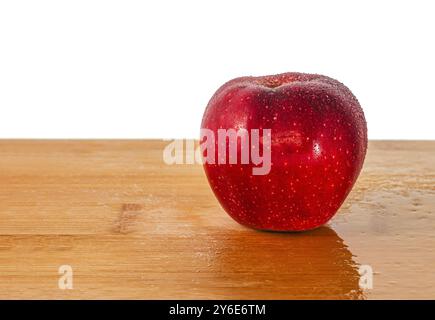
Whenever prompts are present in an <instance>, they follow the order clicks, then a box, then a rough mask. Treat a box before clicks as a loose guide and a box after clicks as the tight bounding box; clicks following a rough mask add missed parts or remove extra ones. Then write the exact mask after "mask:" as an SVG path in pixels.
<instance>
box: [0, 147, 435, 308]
mask: <svg viewBox="0 0 435 320" xmlns="http://www.w3.org/2000/svg"><path fill="white" fill-rule="evenodd" d="M167 143H168V141H157V140H155V141H62V140H59V141H37V140H33V141H32V140H0V298H6V299H11V298H14V299H17V298H30V299H33V298H53V299H63V298H101V299H108V298H121V299H125V298H134V299H161V298H184V299H187V298H193V299H197V298H217V299H220V298H223V299H226V298H233V299H239V298H240V299H243V298H247V299H275V298H278V299H287V298H302V299H303V298H332V299H334V298H357V299H358V298H359V299H377V298H411V299H413V298H426V299H427V298H431V299H434V298H435V166H434V165H435V142H418V141H409V142H402V141H396V142H388V141H376V142H373V141H372V142H370V143H369V149H368V155H367V158H366V162H365V165H364V169H363V172H362V174H361V176H360V177H359V180H358V181H357V184H356V185H355V187H354V189H353V191H352V193H351V194H350V196H349V197H348V199H347V200H346V202H345V204H344V205H343V206H342V208H341V209H340V210H339V212H338V213H337V215H336V216H335V217H334V218H333V220H331V221H330V223H329V224H328V226H325V227H322V228H320V229H317V230H314V231H311V232H307V233H298V234H287V233H269V232H258V231H254V230H250V229H247V228H244V227H242V226H240V225H238V224H237V223H236V222H234V221H233V220H232V219H231V218H230V217H229V216H228V215H227V214H226V213H225V212H224V211H223V210H222V209H221V208H220V206H219V204H218V203H217V201H216V199H215V198H214V196H213V194H212V192H211V190H210V188H209V186H208V183H207V181H206V179H205V176H204V174H203V171H202V168H201V166H200V165H174V166H169V165H166V164H164V162H163V161H162V150H163V148H164V146H165V145H166V144H167ZM61 265H70V266H71V267H72V269H73V289H72V290H61V289H59V286H58V280H59V277H60V275H59V274H58V268H59V266H61ZM360 265H370V266H371V267H372V268H373V271H374V282H373V289H364V290H363V289H360V288H359V285H358V282H359V279H360V276H359V274H358V268H359V267H360Z"/></svg>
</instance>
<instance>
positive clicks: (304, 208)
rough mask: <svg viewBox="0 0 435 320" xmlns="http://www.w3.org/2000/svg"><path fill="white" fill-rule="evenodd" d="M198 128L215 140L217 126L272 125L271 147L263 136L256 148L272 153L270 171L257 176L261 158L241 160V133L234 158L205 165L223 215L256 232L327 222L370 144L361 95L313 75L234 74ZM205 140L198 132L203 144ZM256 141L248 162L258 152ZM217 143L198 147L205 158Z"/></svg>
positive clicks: (211, 155)
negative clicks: (360, 100)
mask: <svg viewBox="0 0 435 320" xmlns="http://www.w3.org/2000/svg"><path fill="white" fill-rule="evenodd" d="M202 128H203V129H208V130H205V131H208V132H212V133H214V135H215V137H217V136H218V130H219V129H227V130H228V129H234V130H240V129H246V130H247V132H249V133H251V132H253V131H252V129H259V130H260V134H261V130H262V129H263V130H264V129H271V132H270V137H269V138H270V149H267V148H264V144H265V141H267V139H266V140H262V139H261V138H260V142H263V144H261V143H260V145H259V147H260V149H261V148H262V147H263V149H264V150H263V155H264V153H265V152H267V151H268V150H270V155H271V163H270V168H267V166H266V169H270V170H263V171H264V172H263V173H262V174H254V171H253V168H258V167H259V164H258V162H257V163H253V162H252V161H250V162H249V163H246V161H245V163H242V161H241V158H242V150H244V149H243V148H242V146H243V145H244V144H243V143H244V140H243V139H245V142H246V139H248V141H249V137H248V138H246V136H242V137H241V139H238V140H237V160H238V161H237V163H234V161H233V163H229V162H227V163H222V162H218V161H217V160H216V161H205V163H204V169H205V172H206V175H207V178H208V181H209V183H210V186H211V188H212V190H213V192H214V194H215V195H216V197H217V199H218V200H219V202H220V204H221V205H222V207H223V208H224V209H225V210H226V212H227V213H228V214H229V215H230V216H231V217H233V218H234V219H235V220H236V221H237V222H239V223H240V224H242V225H245V226H248V227H252V228H255V229H261V230H275V231H302V230H308V229H313V228H316V227H319V226H321V225H323V224H325V223H326V222H327V221H328V220H329V219H331V218H332V217H333V216H334V214H335V213H336V212H337V210H338V209H339V207H340V206H341V204H342V203H343V201H344V200H345V198H346V196H347V195H348V194H349V192H350V190H351V189H352V187H353V185H354V183H355V181H356V179H357V178H358V175H359V173H360V171H361V168H362V165H363V162H364V157H365V154H366V149H367V124H366V121H365V118H364V114H363V111H362V109H361V106H360V105H359V103H358V100H357V99H356V98H355V96H354V95H353V94H352V93H351V91H350V90H349V89H348V88H347V87H346V86H344V85H343V84H342V83H340V82H338V81H337V80H334V79H332V78H329V77H326V76H322V75H315V74H303V73H284V74H279V75H273V76H264V77H241V78H237V79H233V80H231V81H229V82H227V83H226V84H224V85H223V86H222V87H221V88H219V90H218V91H217V92H216V93H215V94H214V96H213V97H212V98H211V100H210V102H209V103H208V106H207V108H206V110H205V113H204V116H203V120H202ZM254 131H255V130H254ZM209 138H210V137H207V138H206V137H205V136H202V137H201V144H202V146H203V147H204V144H205V142H206V140H209ZM262 138H263V139H264V138H265V136H262ZM225 141H227V144H226V145H224V152H227V153H228V154H229V153H230V150H229V147H230V143H228V139H227V138H226V140H225ZM253 141H254V140H253V139H251V140H250V142H249V143H250V152H251V158H250V160H252V159H253V158H252V155H253V152H254V151H257V152H258V150H256V149H255V146H254V148H253ZM209 142H210V141H209ZM221 142H222V141H220V144H219V143H218V139H217V138H216V139H215V141H213V144H214V146H215V148H213V149H215V150H213V149H211V148H209V149H206V150H203V155H204V157H205V160H210V159H212V158H216V159H218V158H219V157H221V156H222V154H220V153H219V152H218V149H219V146H221ZM225 148H226V149H225ZM245 151H246V150H245ZM248 151H249V150H248ZM224 155H225V154H224ZM227 158H229V157H227ZM233 160H234V159H233ZM245 160H246V159H245ZM263 165H264V164H263Z"/></svg>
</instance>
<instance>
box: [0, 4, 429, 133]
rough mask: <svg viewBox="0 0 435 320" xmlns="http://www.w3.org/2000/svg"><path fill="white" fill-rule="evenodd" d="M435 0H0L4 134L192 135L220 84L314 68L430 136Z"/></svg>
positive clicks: (383, 118) (368, 109)
mask: <svg viewBox="0 0 435 320" xmlns="http://www.w3.org/2000/svg"><path fill="white" fill-rule="evenodd" d="M434 3H435V2H434V1H397V0H396V1H367V0H365V1H358V2H357V1H349V0H343V1H322V0H319V1H270V0H268V1H266V0H265V1H252V0H250V1H243V0H232V1H222V0H220V1H205V0H198V1H191V0H183V1H179V0H178V1H177V0H174V1H107V0H105V1H92V0H86V1H77V0H74V1H60V0H56V1H19V0H15V1H2V2H1V3H0V108H1V109H0V110H1V114H0V138H173V137H177V138H183V137H189V138H191V137H197V135H198V132H199V126H200V122H201V118H202V113H203V111H204V108H205V106H206V104H207V102H208V99H209V98H210V97H211V95H212V94H213V93H214V91H215V90H216V89H217V88H218V87H219V86H220V85H221V84H222V83H224V82H225V81H227V80H229V79H231V78H234V77H237V76H243V75H266V74H274V73H281V72H286V71H299V72H309V73H321V74H325V75H329V76H331V77H334V78H336V79H338V80H340V81H341V82H343V83H345V84H346V85H347V86H348V87H350V89H351V90H352V91H353V92H354V94H355V95H356V96H357V97H358V99H359V100H360V103H361V105H362V107H363V109H364V111H365V114H366V118H367V122H368V128H369V138H371V139H435V125H434V124H433V121H434V116H435V111H434V110H435V105H434V104H435V102H434V101H435V94H434V93H435V62H434V61H435V17H434V14H435V4H434Z"/></svg>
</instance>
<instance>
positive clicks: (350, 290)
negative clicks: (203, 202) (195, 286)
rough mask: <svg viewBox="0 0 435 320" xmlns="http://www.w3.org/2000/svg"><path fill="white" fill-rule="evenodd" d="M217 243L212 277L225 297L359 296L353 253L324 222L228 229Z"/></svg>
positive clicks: (319, 297)
mask: <svg viewBox="0 0 435 320" xmlns="http://www.w3.org/2000/svg"><path fill="white" fill-rule="evenodd" d="M220 245H221V247H220V249H221V250H219V254H218V255H217V256H216V257H215V259H216V260H215V262H216V266H217V268H218V269H220V272H217V273H215V276H216V277H217V279H215V280H217V282H218V283H220V285H221V286H220V289H221V290H223V291H224V292H222V291H221V294H222V293H223V294H224V296H231V297H232V298H234V299H238V298H247V299H364V292H363V291H362V290H361V289H360V288H359V284H358V283H359V274H358V266H357V265H356V263H355V262H354V261H353V259H352V253H351V252H350V251H349V249H348V248H347V246H346V245H345V244H344V242H343V240H342V239H341V238H340V237H339V236H338V235H337V234H336V232H335V231H334V230H332V229H331V228H329V227H326V226H325V227H321V228H318V229H316V230H313V231H309V232H304V233H271V232H252V231H251V232H240V233H233V234H232V235H229V236H228V237H226V238H225V239H223V240H222V242H221V243H220Z"/></svg>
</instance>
